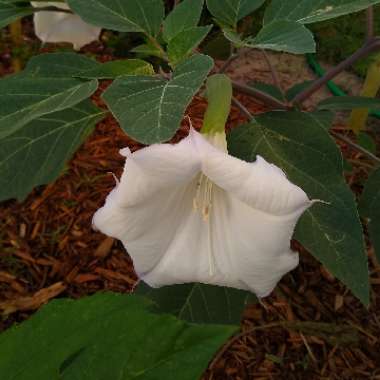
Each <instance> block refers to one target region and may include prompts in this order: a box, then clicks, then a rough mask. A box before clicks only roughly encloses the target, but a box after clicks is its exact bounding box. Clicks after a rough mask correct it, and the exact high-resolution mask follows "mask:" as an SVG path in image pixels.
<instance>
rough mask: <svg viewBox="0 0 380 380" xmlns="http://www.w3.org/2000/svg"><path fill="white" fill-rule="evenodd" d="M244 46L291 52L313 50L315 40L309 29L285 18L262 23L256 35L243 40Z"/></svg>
mask: <svg viewBox="0 0 380 380" xmlns="http://www.w3.org/2000/svg"><path fill="white" fill-rule="evenodd" d="M245 46H249V47H254V48H259V49H270V50H276V51H285V52H288V53H293V54H304V53H313V52H315V41H314V37H313V34H312V33H311V32H310V30H308V29H307V28H305V27H304V26H303V25H301V24H299V23H297V22H293V21H285V20H280V21H274V22H272V23H270V24H267V25H264V27H263V28H262V29H261V30H260V31H259V33H258V34H257V35H256V37H254V38H252V37H251V38H248V39H246V40H245Z"/></svg>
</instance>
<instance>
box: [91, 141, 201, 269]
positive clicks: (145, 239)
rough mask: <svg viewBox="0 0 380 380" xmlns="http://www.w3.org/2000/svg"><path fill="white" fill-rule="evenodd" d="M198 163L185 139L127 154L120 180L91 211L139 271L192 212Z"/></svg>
mask: <svg viewBox="0 0 380 380" xmlns="http://www.w3.org/2000/svg"><path fill="white" fill-rule="evenodd" d="M200 168H201V162H200V160H199V157H198V155H197V152H196V150H195V147H194V145H193V142H192V140H191V139H190V138H186V139H184V140H182V141H181V142H180V143H178V144H176V145H170V144H160V145H152V146H150V147H147V148H144V149H141V150H140V151H138V152H135V153H133V154H131V155H129V156H128V158H127V160H126V164H125V168H124V172H123V175H122V177H121V179H120V183H119V184H118V185H117V186H116V188H115V189H114V190H113V191H112V192H111V193H110V195H109V196H108V197H107V200H106V203H105V205H104V206H103V207H102V208H101V209H100V210H98V211H97V212H96V214H95V215H94V219H93V223H94V226H95V227H96V228H98V229H99V230H100V231H102V232H103V233H105V234H107V235H110V236H113V237H115V238H118V239H120V240H121V241H122V242H123V243H124V245H125V247H126V249H127V251H128V253H129V254H130V256H131V257H132V259H133V262H134V265H135V269H136V272H138V274H139V275H141V276H144V273H146V272H149V271H150V270H152V268H153V267H154V266H155V265H157V263H158V262H159V261H160V260H161V258H162V257H163V255H165V253H166V252H167V250H168V247H169V246H170V245H171V244H172V241H173V240H174V236H175V235H176V234H178V233H180V232H178V231H179V230H180V229H181V223H182V220H184V219H186V215H189V214H191V212H192V198H193V194H194V192H195V186H196V181H195V177H196V175H197V174H199V172H200Z"/></svg>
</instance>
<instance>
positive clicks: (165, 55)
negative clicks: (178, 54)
mask: <svg viewBox="0 0 380 380" xmlns="http://www.w3.org/2000/svg"><path fill="white" fill-rule="evenodd" d="M145 35H146V37H147V38H148V40H149V41H150V42H151V43H152V45H153V46H154V47H155V48H157V49H158V50H159V51H160V53H161V55H162V59H163V60H164V61H166V62H169V58H168V56H167V54H166V52H165V50H164V49H163V47H162V46H161V44H160V43H159V42H158V41H157V40H156V39H155V38H154V37H152V36H151V35H149V34H147V33H145Z"/></svg>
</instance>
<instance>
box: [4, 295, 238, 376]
mask: <svg viewBox="0 0 380 380" xmlns="http://www.w3.org/2000/svg"><path fill="white" fill-rule="evenodd" d="M151 308H152V304H151V302H149V301H148V300H146V299H144V298H142V297H137V296H133V295H122V294H112V293H102V294H96V295H94V296H91V297H86V298H82V299H80V300H69V299H61V300H54V301H52V302H51V303H49V304H48V305H47V306H45V307H43V308H42V310H40V311H39V312H38V313H37V314H35V315H34V316H33V317H31V318H30V320H28V321H26V322H24V323H23V324H21V325H20V326H17V327H15V328H12V329H10V330H8V331H6V332H5V333H3V334H2V335H0V373H1V379H2V380H11V379H12V380H37V379H38V380H52V379H62V380H105V379H110V380H111V379H112V380H114V379H118V380H131V379H139V380H154V379H165V380H178V379H179V378H180V379H181V380H195V379H199V378H200V377H201V376H202V373H203V371H204V370H205V369H206V367H207V365H208V362H209V361H210V360H211V358H212V356H213V355H214V354H215V352H216V351H217V350H218V348H219V347H220V346H221V345H222V344H223V343H224V342H225V341H226V340H227V339H228V338H229V337H230V336H231V334H233V333H234V332H235V331H236V330H237V327H235V326H214V325H208V326H197V325H191V324H188V323H186V322H183V321H179V320H178V319H176V318H175V317H173V316H169V315H159V314H156V313H154V312H152V311H151Z"/></svg>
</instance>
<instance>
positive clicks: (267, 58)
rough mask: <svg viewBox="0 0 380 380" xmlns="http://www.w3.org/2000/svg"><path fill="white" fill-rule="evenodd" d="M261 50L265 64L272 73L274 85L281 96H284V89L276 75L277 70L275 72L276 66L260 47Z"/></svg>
mask: <svg viewBox="0 0 380 380" xmlns="http://www.w3.org/2000/svg"><path fill="white" fill-rule="evenodd" d="M261 52H262V53H263V56H264V59H265V61H266V63H267V65H268V67H269V70H270V72H271V74H272V79H273V84H274V85H275V86H276V87H278V88H279V90H280V91H281V94H282V96H283V97H284V98H285V91H284V88H283V87H282V85H281V82H280V78H279V76H278V72H277V70H276V68H275V67H274V66H273V65H272V62H271V61H270V58H269V56H268V53H267V52H266V51H265V50H264V49H261Z"/></svg>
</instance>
